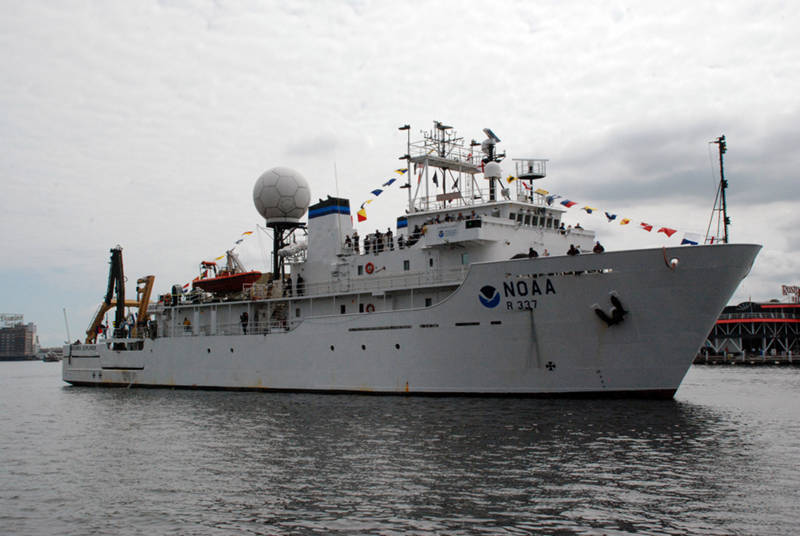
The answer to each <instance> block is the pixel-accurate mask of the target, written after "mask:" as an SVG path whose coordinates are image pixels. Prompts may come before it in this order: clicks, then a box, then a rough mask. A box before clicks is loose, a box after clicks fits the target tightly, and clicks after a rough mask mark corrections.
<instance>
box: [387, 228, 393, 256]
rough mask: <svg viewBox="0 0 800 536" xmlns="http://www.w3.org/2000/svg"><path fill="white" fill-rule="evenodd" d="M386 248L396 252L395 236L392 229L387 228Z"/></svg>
mask: <svg viewBox="0 0 800 536" xmlns="http://www.w3.org/2000/svg"><path fill="white" fill-rule="evenodd" d="M385 236H386V248H387V249H388V250H389V251H394V235H393V234H392V228H391V227H387V228H386V235H385Z"/></svg>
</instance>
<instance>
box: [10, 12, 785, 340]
mask: <svg viewBox="0 0 800 536" xmlns="http://www.w3.org/2000/svg"><path fill="white" fill-rule="evenodd" d="M281 4H285V5H281ZM281 4H279V3H277V2H266V1H253V2H248V1H238V2H234V1H232V2H226V1H218V2H211V1H209V2H201V1H162V2H150V1H144V0H142V1H137V2H82V1H74V2H42V1H36V0H33V1H26V2H5V3H4V6H3V7H2V10H0V72H2V76H0V181H2V196H0V218H2V220H0V221H2V233H0V245H2V252H3V255H2V257H0V312H5V313H24V314H25V319H26V321H33V322H35V323H36V324H37V325H38V328H39V335H40V339H41V342H42V344H44V345H55V344H60V343H61V342H62V341H63V340H64V339H65V338H66V333H65V329H64V322H63V315H62V309H63V308H66V309H67V312H68V318H69V323H70V329H71V336H72V338H73V339H75V338H77V337H81V338H83V336H84V334H83V331H84V330H85V329H86V326H87V325H88V322H89V318H90V316H91V315H92V314H93V312H94V310H95V309H96V307H97V305H98V303H99V302H100V301H101V300H102V297H103V294H104V292H105V285H106V280H107V270H108V257H109V248H111V247H113V246H114V245H116V244H121V245H122V246H123V248H124V260H125V270H126V274H127V276H128V278H129V289H128V292H133V282H134V280H135V278H137V277H140V276H142V275H146V274H153V275H155V276H156V291H157V292H164V291H166V290H167V289H168V288H169V286H170V285H171V284H173V283H176V282H181V283H185V282H188V281H189V280H191V278H192V277H194V276H195V274H196V270H197V265H198V263H199V261H200V260H203V259H209V258H213V257H216V256H218V255H221V254H222V253H224V251H225V250H226V249H228V248H230V247H231V246H233V244H234V242H235V240H237V239H238V238H239V237H240V235H241V233H242V232H243V231H247V230H255V229H256V225H258V224H260V223H262V222H261V221H260V217H259V215H258V213H257V212H256V210H255V208H254V207H253V203H252V187H253V184H254V182H255V180H256V179H257V178H258V176H259V175H260V174H261V173H262V172H263V171H265V170H266V169H268V168H271V167H273V166H278V165H282V166H288V167H291V168H294V169H296V170H298V171H300V172H301V173H302V174H303V175H304V176H305V177H306V178H307V179H308V181H309V183H310V186H311V190H312V199H314V200H315V199H317V198H318V197H324V196H325V195H327V194H332V195H334V194H335V193H336V183H337V181H336V180H335V174H334V169H336V170H337V175H338V191H339V194H340V195H341V196H342V197H348V198H350V200H351V204H352V205H353V206H357V205H359V204H360V203H361V202H363V201H364V200H366V199H369V198H370V195H369V191H370V190H372V189H373V188H375V187H378V186H380V184H381V183H382V182H384V181H385V180H386V179H387V178H389V177H390V176H391V173H392V170H393V169H395V168H396V167H398V165H399V164H400V162H399V161H398V160H397V157H398V156H400V155H402V154H403V153H404V151H405V136H404V134H403V133H401V132H398V131H397V127H398V126H400V125H402V124H405V123H410V124H411V125H412V132H413V133H414V134H418V133H419V131H420V130H422V129H426V130H427V129H429V128H430V127H431V124H432V120H434V119H437V120H442V121H445V122H447V123H448V124H452V125H455V126H456V127H457V129H458V131H459V133H461V134H462V135H464V136H465V137H466V138H468V139H469V138H473V137H474V138H478V139H479V140H480V139H482V134H481V129H482V128H483V127H490V128H492V129H493V130H494V131H495V132H496V133H497V134H498V136H499V137H500V138H501V139H502V140H503V143H502V144H501V150H503V149H504V150H506V151H507V152H508V155H509V157H515V156H534V157H540V158H549V159H550V166H549V174H548V178H546V179H544V180H543V181H541V183H540V186H541V187H542V188H545V189H548V190H550V191H552V192H556V193H560V194H563V195H565V196H567V197H569V198H571V199H574V200H575V201H577V202H578V203H580V206H583V205H585V204H588V205H591V206H595V207H598V208H602V209H604V210H610V211H612V212H617V213H619V214H621V215H622V216H625V217H630V218H631V219H633V220H634V222H638V221H647V222H650V223H654V224H656V225H666V226H673V227H677V228H679V229H681V230H682V231H695V232H700V233H704V232H705V229H706V225H707V224H708V218H709V215H710V212H711V207H712V204H713V200H714V194H715V185H714V180H715V178H714V177H715V175H714V174H715V173H716V169H717V160H716V154H715V153H714V151H713V149H714V146H709V144H708V142H709V141H710V140H713V139H714V138H716V137H717V136H719V135H721V134H725V135H726V136H727V138H728V153H727V154H726V176H727V177H728V179H729V181H730V190H729V194H728V199H729V210H730V216H731V219H732V220H733V224H732V226H731V237H732V241H735V242H757V243H761V244H763V245H764V250H763V251H762V253H761V255H760V256H759V258H758V260H757V262H756V264H755V266H754V268H753V270H752V272H751V274H750V276H749V277H748V278H747V279H746V280H745V281H744V283H743V284H742V286H741V287H740V289H739V291H738V292H737V293H736V295H735V296H734V298H733V301H734V302H738V301H743V300H746V299H750V298H752V299H753V300H767V299H770V298H776V297H779V293H780V290H781V289H780V285H781V284H800V281H799V280H798V266H800V253H798V246H800V234H798V232H797V229H798V228H800V216H798V209H797V207H798V206H799V205H798V198H800V181H798V169H800V151H798V144H800V105H798V97H797V95H798V94H800V84H799V83H798V82H799V81H800V80H798V78H799V77H800V33H798V31H797V28H799V27H800V15H798V10H797V9H796V7H797V6H796V5H794V4H793V3H791V2H769V1H752V2H737V1H726V2H718V1H715V2H698V1H697V0H694V1H691V2H666V3H655V2H617V1H613V0H611V1H607V2H568V1H566V2H565V1H552V2H547V1H535V0H531V1H522V2H488V3H487V2H485V1H480V2H479V1H458V2H388V1H387V2H369V1H363V2H349V3H346V2H322V1H313V2H301V1H292V2H282V3H281ZM507 167H510V163H509V165H508V166H507ZM508 170H509V169H507V171H508ZM397 185H399V182H398V183H395V187H393V188H391V189H389V190H388V191H387V192H386V193H384V194H383V195H381V197H380V198H379V199H377V200H376V201H375V202H374V203H372V204H371V205H370V206H369V207H368V208H369V212H368V217H369V219H368V221H367V222H366V224H362V228H363V230H364V231H372V230H374V228H376V227H380V228H381V229H385V228H386V227H387V226H389V225H393V222H394V220H395V218H396V216H397V215H398V213H401V212H402V210H403V209H404V201H405V199H406V198H405V195H404V193H405V191H404V190H399V189H397V188H396V186H397ZM566 221H567V223H573V224H574V223H575V222H577V221H580V222H581V224H582V225H583V226H584V227H591V228H594V229H596V230H597V232H598V237H599V239H600V240H601V241H603V243H604V244H605V245H606V247H607V249H609V250H614V249H622V248H628V247H648V246H651V247H661V246H662V245H665V244H676V243H678V242H679V237H677V236H676V237H673V238H672V239H667V238H666V237H665V236H664V235H663V234H658V235H656V234H655V233H652V234H651V233H646V232H644V231H641V230H639V229H628V228H621V227H620V226H619V225H616V224H613V225H612V224H608V223H607V222H606V221H605V219H604V218H603V217H602V216H598V215H596V214H595V215H592V216H588V215H586V214H585V213H583V212H580V211H578V210H576V209H572V210H570V212H569V213H568V215H567V217H566ZM267 247H268V244H267V241H266V239H265V237H264V236H263V235H262V234H260V233H256V234H254V235H253V236H251V237H250V238H248V239H247V240H246V241H245V242H244V243H243V244H242V245H241V246H240V247H239V249H240V251H241V253H242V258H243V260H245V262H246V263H247V264H248V265H249V267H251V268H253V269H262V270H265V269H266V267H265V264H264V262H265V255H264V253H265V251H266V249H267Z"/></svg>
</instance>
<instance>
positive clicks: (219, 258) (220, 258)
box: [214, 255, 225, 261]
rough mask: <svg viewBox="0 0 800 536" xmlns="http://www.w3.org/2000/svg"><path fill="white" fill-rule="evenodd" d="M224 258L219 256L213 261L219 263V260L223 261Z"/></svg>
mask: <svg viewBox="0 0 800 536" xmlns="http://www.w3.org/2000/svg"><path fill="white" fill-rule="evenodd" d="M224 258H225V255H220V256H219V257H217V258H216V259H214V260H215V261H219V260H222V259H224Z"/></svg>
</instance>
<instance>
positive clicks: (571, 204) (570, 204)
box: [561, 199, 578, 208]
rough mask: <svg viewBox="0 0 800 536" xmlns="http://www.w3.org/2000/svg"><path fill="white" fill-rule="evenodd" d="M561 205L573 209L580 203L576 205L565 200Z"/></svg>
mask: <svg viewBox="0 0 800 536" xmlns="http://www.w3.org/2000/svg"><path fill="white" fill-rule="evenodd" d="M561 204H562V205H564V206H565V207H567V208H572V207H574V206H575V205H577V204H578V203H576V202H575V201H570V200H569V199H565V200H563V201H562V202H561Z"/></svg>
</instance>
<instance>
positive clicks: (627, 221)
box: [619, 218, 631, 225]
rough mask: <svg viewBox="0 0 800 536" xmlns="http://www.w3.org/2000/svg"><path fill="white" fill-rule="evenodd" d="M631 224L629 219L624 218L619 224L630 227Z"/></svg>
mask: <svg viewBox="0 0 800 536" xmlns="http://www.w3.org/2000/svg"><path fill="white" fill-rule="evenodd" d="M630 222H631V220H629V219H628V218H622V219H621V220H620V222H619V224H620V225H628V224H629V223H630Z"/></svg>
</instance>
